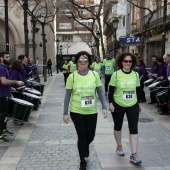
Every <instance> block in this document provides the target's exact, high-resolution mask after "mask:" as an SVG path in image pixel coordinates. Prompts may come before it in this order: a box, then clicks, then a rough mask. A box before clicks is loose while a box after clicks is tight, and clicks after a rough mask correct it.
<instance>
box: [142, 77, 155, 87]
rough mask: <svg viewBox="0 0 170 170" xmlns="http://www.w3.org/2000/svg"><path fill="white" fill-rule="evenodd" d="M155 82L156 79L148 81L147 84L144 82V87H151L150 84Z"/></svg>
mask: <svg viewBox="0 0 170 170" xmlns="http://www.w3.org/2000/svg"><path fill="white" fill-rule="evenodd" d="M153 82H154V79H149V80H146V81H145V82H144V85H145V86H149V85H150V84H152V83H153Z"/></svg>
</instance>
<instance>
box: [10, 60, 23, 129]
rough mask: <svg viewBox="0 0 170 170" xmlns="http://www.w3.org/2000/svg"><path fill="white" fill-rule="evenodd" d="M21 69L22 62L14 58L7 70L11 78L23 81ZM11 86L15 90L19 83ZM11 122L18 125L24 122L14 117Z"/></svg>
mask: <svg viewBox="0 0 170 170" xmlns="http://www.w3.org/2000/svg"><path fill="white" fill-rule="evenodd" d="M22 70H23V64H22V62H21V60H14V61H13V62H12V64H11V69H10V71H9V75H10V77H11V80H18V81H23V79H22V76H21V72H22ZM11 87H13V88H15V89H16V90H17V88H18V87H19V85H17V84H14V85H11ZM13 123H14V125H19V126H22V125H23V124H24V123H23V122H21V121H19V120H16V119H14V122H13Z"/></svg>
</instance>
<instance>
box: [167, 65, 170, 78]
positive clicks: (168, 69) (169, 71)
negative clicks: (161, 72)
mask: <svg viewBox="0 0 170 170" xmlns="http://www.w3.org/2000/svg"><path fill="white" fill-rule="evenodd" d="M168 77H170V64H168V65H167V78H168Z"/></svg>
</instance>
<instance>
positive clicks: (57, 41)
mask: <svg viewBox="0 0 170 170" xmlns="http://www.w3.org/2000/svg"><path fill="white" fill-rule="evenodd" d="M59 43H60V40H59V39H57V40H56V44H57V55H56V61H57V65H56V70H57V73H58V72H59V68H58V66H59V65H58V64H59V61H58V60H59V56H58V52H59Z"/></svg>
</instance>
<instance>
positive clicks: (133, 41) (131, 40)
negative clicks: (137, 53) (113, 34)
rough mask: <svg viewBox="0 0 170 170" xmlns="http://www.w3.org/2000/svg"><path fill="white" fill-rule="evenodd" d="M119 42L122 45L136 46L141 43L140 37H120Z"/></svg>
mask: <svg viewBox="0 0 170 170" xmlns="http://www.w3.org/2000/svg"><path fill="white" fill-rule="evenodd" d="M119 41H120V42H121V43H122V44H124V45H137V44H140V43H141V41H142V37H120V38H119Z"/></svg>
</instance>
